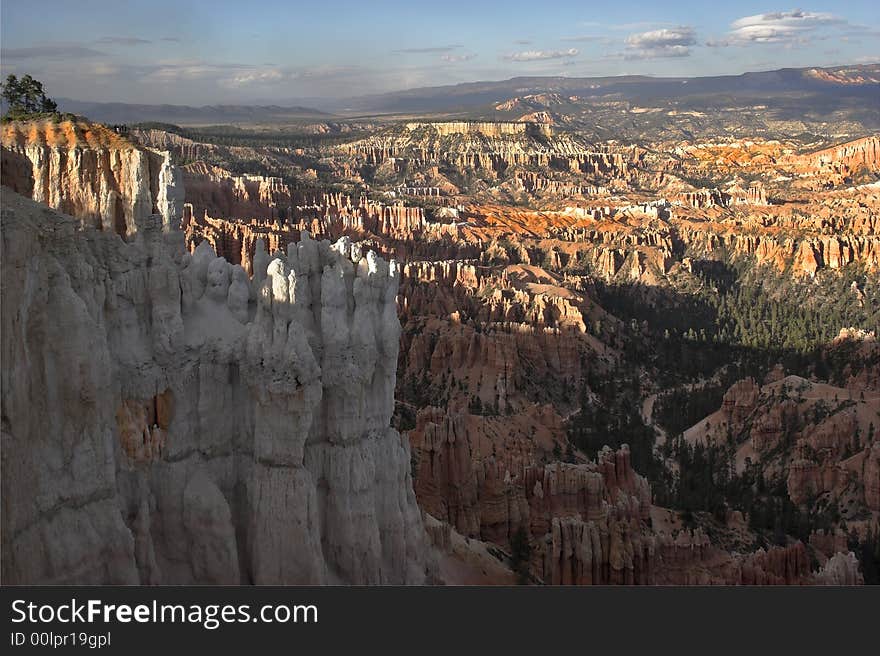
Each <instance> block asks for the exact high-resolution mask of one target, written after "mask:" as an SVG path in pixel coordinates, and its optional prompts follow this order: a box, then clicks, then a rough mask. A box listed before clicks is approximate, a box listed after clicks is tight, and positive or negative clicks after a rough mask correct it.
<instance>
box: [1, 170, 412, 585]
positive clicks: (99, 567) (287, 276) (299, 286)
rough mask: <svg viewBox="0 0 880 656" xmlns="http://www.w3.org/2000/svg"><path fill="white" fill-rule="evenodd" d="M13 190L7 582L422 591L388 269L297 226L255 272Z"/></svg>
mask: <svg viewBox="0 0 880 656" xmlns="http://www.w3.org/2000/svg"><path fill="white" fill-rule="evenodd" d="M164 175H165V177H164V179H166V180H167V179H168V177H167V172H166V174H164ZM172 175H173V173H172ZM159 177H160V178H163V174H160V175H159ZM3 197H4V199H3V200H4V205H3V219H2V248H3V251H2V285H3V289H2V303H3V307H2V322H3V323H2V335H3V340H2V348H3V352H2V355H3V363H4V366H3V372H2V386H3V387H2V389H3V424H2V431H3V433H2V439H3V477H2V478H3V482H2V486H3V490H2V491H3V517H4V520H3V529H4V530H3V538H2V539H3V554H4V558H3V578H4V581H5V582H7V583H144V584H146V583H257V584H267V583H273V584H297V583H334V582H344V583H369V584H373V583H416V582H421V581H423V580H424V579H425V576H426V562H427V560H428V551H429V550H428V546H427V544H426V536H425V532H424V528H423V524H422V519H421V516H420V513H419V509H418V506H417V505H416V500H415V496H414V493H413V489H412V482H411V479H410V455H409V447H408V445H407V443H406V442H405V441H404V440H402V439H401V437H400V436H399V435H398V433H397V431H395V430H394V429H393V428H391V427H390V419H391V414H392V411H393V407H394V396H393V395H394V386H395V370H396V362H397V350H398V340H399V333H400V325H399V323H398V321H397V315H396V307H395V296H396V292H397V285H398V276H399V271H398V268H397V266H396V265H395V264H394V263H393V262H391V263H390V264H389V263H386V262H384V261H383V260H381V259H379V258H378V257H376V256H375V255H373V254H372V253H367V254H366V255H365V256H363V255H362V254H361V252H360V251H359V249H356V248H353V247H352V245H351V243H350V242H349V241H347V240H345V239H343V240H340V241H338V242H337V243H336V244H333V245H331V244H330V243H329V242H327V241H320V242H319V241H315V240H312V239H310V238H309V237H308V235H304V236H303V239H301V240H300V241H299V243H298V244H297V245H294V246H292V247H291V248H289V249H288V251H287V253H286V255H284V254H280V253H279V254H276V255H274V256H273V257H272V258H271V259H270V257H269V255H268V254H267V253H266V252H265V250H263V249H260V250H259V252H258V253H257V255H256V260H257V262H258V266H257V267H256V268H255V270H256V275H255V276H254V277H253V278H250V277H249V276H248V275H247V274H246V273H245V271H244V270H243V269H242V268H241V267H239V266H233V265H231V264H229V263H228V262H227V261H226V260H224V259H223V258H218V257H217V256H216V255H215V253H214V252H213V250H212V249H211V247H210V246H209V245H208V244H202V245H201V246H200V247H199V248H197V249H196V251H195V253H194V254H192V255H190V254H189V253H187V252H186V250H185V248H184V235H183V233H182V232H180V231H179V230H176V229H174V227H173V226H170V225H166V221H165V220H164V218H163V217H162V215H160V214H152V215H151V214H149V213H147V214H145V215H144V214H138V213H135V214H134V215H133V216H132V220H133V221H134V230H133V231H131V232H129V233H128V237H129V239H130V241H129V242H128V243H126V242H123V241H122V240H120V239H119V237H118V236H117V235H115V234H113V233H112V232H102V231H97V230H93V229H90V228H86V229H83V228H82V227H81V225H80V223H79V221H76V220H74V219H71V218H69V217H65V216H62V215H59V214H57V213H55V212H54V211H52V210H50V209H47V208H46V207H44V206H41V205H37V204H36V203H33V202H32V201H30V200H26V199H24V198H21V197H19V196H17V195H15V194H13V193H11V192H9V191H8V190H4V193H3ZM157 197H159V198H161V194H159V195H158V196H157ZM167 198H168V196H167V194H166V203H167V202H171V201H168V200H167Z"/></svg>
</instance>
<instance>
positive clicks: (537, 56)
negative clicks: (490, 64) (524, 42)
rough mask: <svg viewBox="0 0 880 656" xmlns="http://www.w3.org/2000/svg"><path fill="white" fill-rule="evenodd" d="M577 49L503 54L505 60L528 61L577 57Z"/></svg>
mask: <svg viewBox="0 0 880 656" xmlns="http://www.w3.org/2000/svg"><path fill="white" fill-rule="evenodd" d="M578 53H579V51H578V49H577V48H569V49H568V50H524V51H522V52H513V53H511V54H509V55H504V59H506V60H507V61H515V62H529V61H539V60H542V59H565V58H567V57H577V55H578Z"/></svg>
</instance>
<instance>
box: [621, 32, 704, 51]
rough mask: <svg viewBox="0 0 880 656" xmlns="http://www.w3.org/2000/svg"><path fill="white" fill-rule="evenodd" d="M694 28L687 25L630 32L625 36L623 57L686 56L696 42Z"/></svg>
mask: <svg viewBox="0 0 880 656" xmlns="http://www.w3.org/2000/svg"><path fill="white" fill-rule="evenodd" d="M696 42H697V35H696V33H695V32H694V28H692V27H689V26H687V25H680V26H678V27H669V28H666V27H664V28H663V29H659V30H650V31H648V32H639V33H637V34H630V35H629V36H628V37H627V38H626V51H625V52H624V58H625V59H656V58H663V57H688V56H689V55H690V54H691V49H690V46H692V45H694V44H696Z"/></svg>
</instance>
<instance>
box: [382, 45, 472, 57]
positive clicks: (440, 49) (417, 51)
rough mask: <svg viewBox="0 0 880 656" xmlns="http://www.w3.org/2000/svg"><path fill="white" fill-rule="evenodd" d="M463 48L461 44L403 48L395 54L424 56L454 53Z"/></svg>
mask: <svg viewBox="0 0 880 656" xmlns="http://www.w3.org/2000/svg"><path fill="white" fill-rule="evenodd" d="M461 47H462V46H461V45H460V44H456V45H451V46H434V47H430V48H401V49H400V50H395V51H394V52H396V53H400V54H408V55H412V54H417V55H423V54H431V53H437V52H452V51H453V50H456V49H458V48H461Z"/></svg>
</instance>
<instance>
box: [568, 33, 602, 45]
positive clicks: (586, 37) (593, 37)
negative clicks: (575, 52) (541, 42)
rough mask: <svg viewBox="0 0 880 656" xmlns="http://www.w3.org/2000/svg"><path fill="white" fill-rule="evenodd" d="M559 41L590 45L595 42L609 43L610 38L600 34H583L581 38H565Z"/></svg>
mask: <svg viewBox="0 0 880 656" xmlns="http://www.w3.org/2000/svg"><path fill="white" fill-rule="evenodd" d="M559 40H560V41H568V42H572V43H590V42H593V41H607V40H608V37H607V36H602V35H600V34H583V35H581V36H563V37H561V38H560V39H559Z"/></svg>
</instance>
